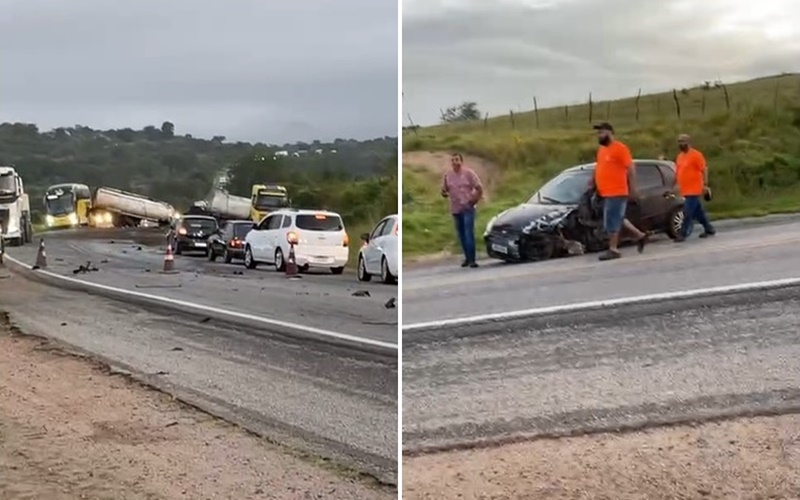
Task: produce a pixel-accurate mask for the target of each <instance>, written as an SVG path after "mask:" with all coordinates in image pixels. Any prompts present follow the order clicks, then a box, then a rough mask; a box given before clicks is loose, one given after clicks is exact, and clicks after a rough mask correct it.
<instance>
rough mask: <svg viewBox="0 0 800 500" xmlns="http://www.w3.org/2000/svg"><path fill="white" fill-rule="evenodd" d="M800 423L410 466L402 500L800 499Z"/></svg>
mask: <svg viewBox="0 0 800 500" xmlns="http://www.w3.org/2000/svg"><path fill="white" fill-rule="evenodd" d="M798 470H800V416H799V415H783V416H779V417H763V418H753V419H739V420H733V421H727V422H721V423H710V424H704V425H699V426H692V427H688V426H680V427H668V428H660V429H653V430H649V431H645V432H633V433H627V434H602V435H593V436H584V437H576V438H564V439H557V440H541V441H533V442H527V443H519V444H514V445H509V446H504V447H498V448H493V449H483V450H473V451H460V452H453V453H442V454H436V455H425V456H419V457H413V458H408V459H406V460H405V461H404V464H403V478H404V484H403V498H404V499H407V500H423V499H425V500H428V499H431V500H432V499H437V500H438V499H450V498H458V499H466V500H471V499H495V500H500V499H531V500H532V499H537V500H567V499H569V500H572V499H594V500H634V499H635V500H645V499H646V500H660V499H664V500H667V499H669V500H674V499H712V500H723V499H726V500H727V499H734V498H735V499H742V500H744V499H787V500H788V499H796V498H800V475H798V474H797V471H798Z"/></svg>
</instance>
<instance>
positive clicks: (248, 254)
mask: <svg viewBox="0 0 800 500" xmlns="http://www.w3.org/2000/svg"><path fill="white" fill-rule="evenodd" d="M257 265H258V263H257V262H256V260H255V259H254V258H253V251H252V250H250V247H247V249H245V251H244V267H246V268H247V269H255V268H256V266H257Z"/></svg>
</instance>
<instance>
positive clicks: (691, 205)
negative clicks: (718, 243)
mask: <svg viewBox="0 0 800 500" xmlns="http://www.w3.org/2000/svg"><path fill="white" fill-rule="evenodd" d="M684 198H685V200H686V201H684V203H683V227H682V228H681V236H682V237H684V238H688V237H689V235H690V234H692V229H693V227H694V221H697V222H699V223H700V224H702V226H703V230H705V232H706V233H713V232H714V226H712V225H711V222H710V221H709V220H708V216H707V215H706V211H705V209H704V208H703V203H702V201H700V197H699V196H686V197H684Z"/></svg>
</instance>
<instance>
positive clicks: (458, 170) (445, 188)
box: [442, 153, 483, 267]
mask: <svg viewBox="0 0 800 500" xmlns="http://www.w3.org/2000/svg"><path fill="white" fill-rule="evenodd" d="M450 165H451V168H450V169H449V170H448V171H447V172H445V174H444V176H443V178H442V197H444V198H449V200H450V213H451V214H452V216H453V221H454V222H455V226H456V234H458V241H459V243H461V249H462V250H463V252H464V262H463V263H462V264H461V267H478V262H477V257H476V250H475V205H477V203H478V201H480V199H481V197H482V196H483V185H482V184H481V180H480V178H479V177H478V174H476V173H475V172H474V171H473V170H472V169H471V168H469V167H467V166H465V165H464V157H463V156H461V154H460V153H454V154H452V155H451V156H450Z"/></svg>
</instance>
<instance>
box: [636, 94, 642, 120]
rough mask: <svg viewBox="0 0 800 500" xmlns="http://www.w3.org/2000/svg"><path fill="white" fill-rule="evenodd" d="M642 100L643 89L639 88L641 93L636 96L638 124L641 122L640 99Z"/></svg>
mask: <svg viewBox="0 0 800 500" xmlns="http://www.w3.org/2000/svg"><path fill="white" fill-rule="evenodd" d="M641 98H642V89H641V88H639V93H638V94H636V122H637V123H638V122H639V99H641Z"/></svg>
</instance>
